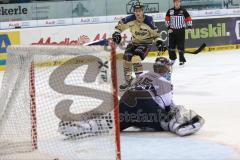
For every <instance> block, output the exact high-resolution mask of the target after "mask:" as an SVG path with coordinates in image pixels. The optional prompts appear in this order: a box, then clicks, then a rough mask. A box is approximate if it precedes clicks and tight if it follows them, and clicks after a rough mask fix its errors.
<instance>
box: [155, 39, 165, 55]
mask: <svg viewBox="0 0 240 160" xmlns="http://www.w3.org/2000/svg"><path fill="white" fill-rule="evenodd" d="M156 47H157V49H158V51H160V52H165V51H166V50H167V47H166V46H165V44H164V43H163V42H162V41H161V40H157V41H156Z"/></svg>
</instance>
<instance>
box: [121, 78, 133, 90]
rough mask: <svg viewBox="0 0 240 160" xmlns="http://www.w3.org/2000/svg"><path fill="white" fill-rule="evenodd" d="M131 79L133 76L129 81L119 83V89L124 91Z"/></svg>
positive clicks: (129, 84)
mask: <svg viewBox="0 0 240 160" xmlns="http://www.w3.org/2000/svg"><path fill="white" fill-rule="evenodd" d="M132 81H133V78H131V79H130V80H129V81H125V83H123V84H121V85H120V86H119V89H120V91H126V90H127V89H128V88H129V87H130V86H131V83H132Z"/></svg>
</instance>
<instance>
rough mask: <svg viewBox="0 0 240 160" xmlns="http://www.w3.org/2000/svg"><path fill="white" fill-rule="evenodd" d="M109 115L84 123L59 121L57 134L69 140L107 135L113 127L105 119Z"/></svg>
mask: <svg viewBox="0 0 240 160" xmlns="http://www.w3.org/2000/svg"><path fill="white" fill-rule="evenodd" d="M109 115H110V114H109ZM109 115H106V116H104V117H101V118H99V119H90V120H86V121H60V123H59V126H58V132H59V133H61V134H62V135H64V136H66V137H68V138H69V139H78V138H81V137H87V136H96V135H99V134H103V133H108V132H109V129H111V128H112V125H113V124H112V122H111V121H109V120H108V119H107V116H109Z"/></svg>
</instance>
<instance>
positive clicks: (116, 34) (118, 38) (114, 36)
mask: <svg viewBox="0 0 240 160" xmlns="http://www.w3.org/2000/svg"><path fill="white" fill-rule="evenodd" d="M112 39H113V42H115V43H116V44H119V43H120V42H121V39H122V37H121V34H120V33H119V32H114V33H113V34H112Z"/></svg>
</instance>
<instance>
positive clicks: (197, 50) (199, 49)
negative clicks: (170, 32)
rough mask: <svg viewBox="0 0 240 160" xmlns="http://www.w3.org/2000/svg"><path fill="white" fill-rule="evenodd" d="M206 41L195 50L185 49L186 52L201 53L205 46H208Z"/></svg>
mask: <svg viewBox="0 0 240 160" xmlns="http://www.w3.org/2000/svg"><path fill="white" fill-rule="evenodd" d="M206 46H207V45H206V43H203V44H202V45H201V46H200V47H199V48H198V49H196V50H195V51H185V53H190V54H198V53H200V52H201V51H202V50H203V49H204V48H205V47H206Z"/></svg>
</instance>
